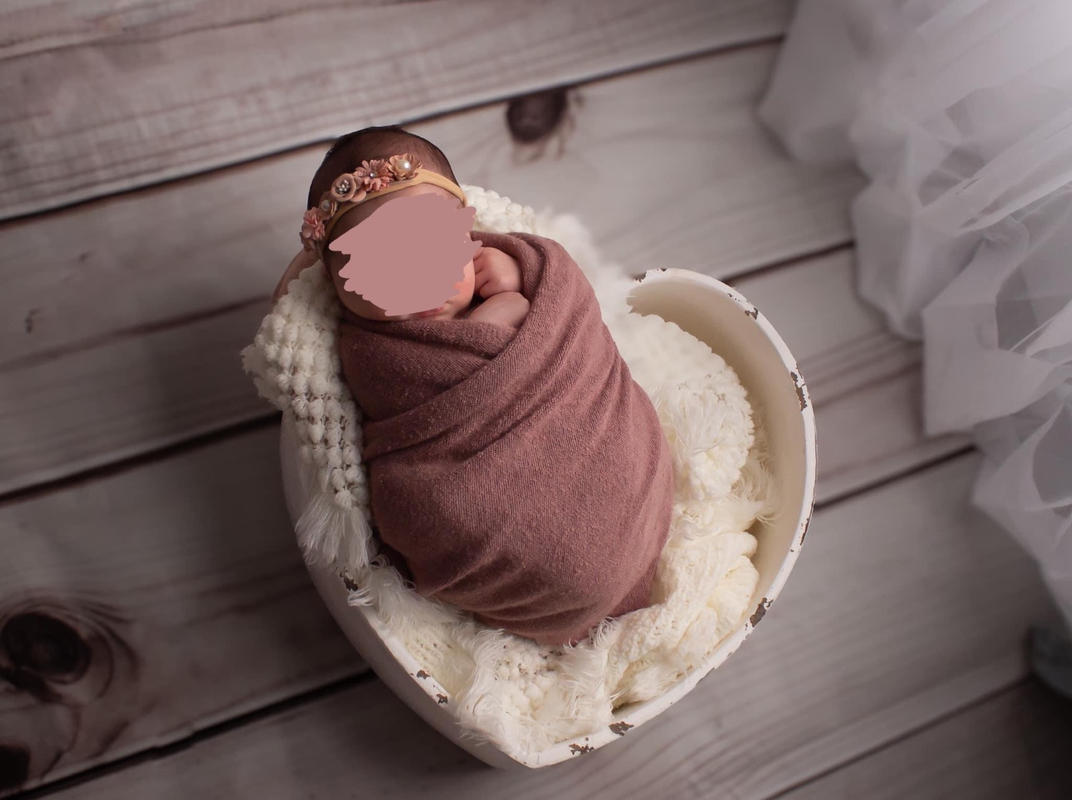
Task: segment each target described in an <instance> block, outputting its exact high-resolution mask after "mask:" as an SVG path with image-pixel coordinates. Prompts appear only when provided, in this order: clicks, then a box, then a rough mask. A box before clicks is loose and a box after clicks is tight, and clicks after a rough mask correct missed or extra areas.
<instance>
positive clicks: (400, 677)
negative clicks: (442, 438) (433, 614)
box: [280, 269, 816, 767]
mask: <svg viewBox="0 0 1072 800" xmlns="http://www.w3.org/2000/svg"><path fill="white" fill-rule="evenodd" d="M628 302H629V305H630V307H631V308H632V310H633V311H634V312H635V313H639V314H657V315H658V316H660V317H662V318H663V319H665V320H667V321H669V322H673V323H675V324H676V325H677V326H678V327H680V328H682V329H683V330H684V331H686V332H688V333H690V334H692V335H693V336H695V337H696V338H697V339H699V340H701V341H702V342H704V343H706V344H707V345H708V346H709V347H710V348H711V349H712V350H713V351H714V352H715V353H717V354H718V355H720V356H721V357H722V358H723V359H724V360H725V361H726V363H727V364H729V366H731V367H732V368H733V369H734V371H735V372H736V373H737V376H738V378H739V379H740V381H741V383H742V384H743V385H744V387H745V389H746V390H747V392H748V398H749V401H750V403H751V404H752V412H753V419H754V420H755V421H756V424H757V425H759V426H763V427H764V429H765V432H766V438H767V446H768V449H769V459H770V471H771V475H772V478H773V480H774V491H775V492H776V493H777V497H778V498H779V504H778V511H777V513H776V514H775V515H774V516H773V517H772V518H771V519H769V520H767V521H766V522H757V523H756V524H755V525H754V526H753V527H752V529H751V532H752V533H753V534H754V535H755V536H756V539H757V540H758V549H757V551H756V554H755V556H754V557H753V559H752V561H753V563H754V565H755V567H756V569H757V571H758V573H759V581H758V584H757V586H756V589H755V593H754V595H753V598H752V606H751V607H752V608H754V611H753V613H752V614H751V616H750V617H749V618H747V619H744V620H742V621H741V623H740V624H739V625H738V627H737V628H736V629H735V630H733V631H732V632H731V633H730V634H728V635H727V636H726V637H725V638H724V639H723V640H722V641H721V642H720V643H719V645H718V646H717V647H716V648H714V649H713V650H712V651H711V653H710V655H709V656H708V657H707V659H706V660H705V661H704V662H703V663H701V664H700V665H699V666H697V667H696V668H695V669H693V670H692V671H691V672H690V673H689V674H688V675H686V676H685V677H684V678H682V679H681V680H680V681H678V682H677V683H676V684H674V685H672V686H671V687H670V688H669V689H667V690H666V691H665V692H663V694H661V695H659V696H657V697H654V698H652V699H650V700H646V701H644V702H639V703H633V704H629V705H625V706H622V707H621V708H619V709H617V710H616V711H615V714H614V723H613V724H611V725H610V726H607V727H603V728H601V729H600V730H599V731H595V732H593V733H591V734H590V735H586V736H581V737H579V738H576V739H572V740H568V741H563V742H558V743H557V744H554V745H552V746H550V747H546V748H544V749H540V750H531V751H527V750H524V749H523V748H514V749H504V748H501V747H499V746H497V745H495V744H494V743H492V742H490V741H475V740H473V739H472V738H471V737H465V736H463V735H462V729H461V728H460V726H459V725H458V720H457V718H456V717H455V715H454V714H453V713H452V709H451V704H450V703H449V702H444V700H445V698H447V693H446V692H445V691H444V689H443V687H442V686H441V685H439V683H438V682H437V681H436V680H435V678H434V677H433V676H432V675H431V674H430V673H429V672H428V670H426V669H425V668H424V666H423V665H422V664H420V663H419V662H418V661H417V659H416V658H414V657H413V655H412V654H411V653H410V652H409V651H408V650H407V648H406V646H405V645H404V643H403V641H402V639H401V638H400V637H397V636H395V635H393V634H392V633H391V631H390V630H388V629H386V627H385V626H384V625H383V624H382V622H381V621H380V620H379V619H378V616H377V611H376V609H375V607H374V606H369V605H364V606H350V605H348V603H347V595H348V591H347V589H346V587H345V586H344V584H343V582H342V581H341V580H340V579H339V576H338V574H337V573H336V571H335V570H334V569H332V568H331V567H328V566H324V565H320V564H309V565H308V569H309V574H310V575H311V577H312V579H313V583H314V584H315V585H316V587H317V590H318V591H319V592H320V594H321V596H322V597H323V599H324V602H325V604H326V605H327V607H328V610H329V611H330V612H331V614H332V615H333V616H334V618H335V620H336V621H337V623H338V625H339V627H340V628H341V629H342V631H343V633H344V634H345V635H346V637H347V638H348V639H349V640H350V642H351V643H352V644H353V645H354V647H355V648H356V649H357V650H358V652H359V653H360V654H361V656H362V657H363V658H364V659H365V661H367V662H368V664H369V665H370V666H371V667H372V669H373V670H374V671H375V673H376V675H377V676H379V678H380V679H381V680H382V681H383V682H384V683H385V684H387V686H388V687H390V688H391V690H392V691H394V692H395V694H397V695H398V696H399V697H400V698H401V699H402V700H403V701H404V702H405V703H406V704H407V705H408V706H410V708H412V709H413V710H414V711H415V712H417V714H419V715H420V716H421V717H422V718H423V719H424V720H425V721H426V722H428V724H430V725H431V726H432V727H434V728H435V729H436V730H438V731H439V732H440V733H441V734H443V735H444V736H445V737H447V738H448V739H450V740H451V741H452V742H454V743H456V744H457V745H458V746H459V747H462V748H463V749H465V750H467V751H468V752H470V753H472V754H473V755H474V756H476V757H477V758H479V759H480V760H482V761H484V762H486V763H488V764H491V765H493V766H497V767H517V766H524V767H543V766H548V765H550V764H555V763H558V762H560V761H565V760H567V759H570V758H574V757H575V756H577V755H580V754H584V753H590V752H592V751H594V750H595V749H597V748H599V747H602V746H603V745H606V744H608V743H609V742H612V741H616V740H618V739H620V738H623V737H624V736H625V735H626V733H627V732H629V731H633V730H635V729H636V727H637V726H639V725H642V724H643V723H645V722H647V721H648V720H650V719H652V718H653V717H655V716H657V715H658V714H661V713H662V712H663V711H665V710H666V709H667V708H669V707H670V706H671V705H673V704H674V703H676V702H677V701H678V700H680V699H681V698H682V697H684V696H685V695H686V694H688V692H690V691H691V690H692V689H693V688H694V687H695V686H696V684H697V683H698V682H699V681H700V680H701V679H702V678H704V677H705V676H706V675H707V674H708V673H709V672H711V671H712V670H713V669H715V668H716V667H717V666H719V665H720V664H722V663H723V662H724V661H725V660H726V659H727V658H728V657H729V656H730V654H731V653H733V652H734V651H735V650H736V649H737V648H738V647H739V646H740V645H741V642H743V641H744V640H745V638H746V637H747V636H748V635H749V634H750V633H751V632H752V630H753V629H754V628H755V627H756V625H757V624H758V623H759V621H760V620H761V619H762V618H763V615H764V614H765V613H766V611H767V609H768V608H769V607H770V605H771V603H772V602H773V601H774V599H775V598H776V597H777V596H778V594H779V593H780V592H781V590H782V587H783V586H784V585H785V581H786V579H787V578H788V577H789V573H790V572H791V571H792V569H793V565H794V564H795V563H796V560H797V556H798V554H799V553H800V548H801V546H802V544H803V542H804V535H805V533H806V532H807V528H808V523H809V522H810V520H811V512H812V505H813V498H814V489H815V470H816V460H815V417H814V414H813V412H812V408H811V403H810V401H809V399H808V390H807V388H806V387H805V385H804V379H803V378H802V377H801V375H800V370H799V368H798V367H797V364H796V360H795V359H794V358H793V355H792V353H791V352H790V351H789V348H788V347H787V346H786V344H785V342H784V341H782V338H781V336H779V335H778V332H777V331H776V330H775V329H774V327H773V326H772V325H771V324H770V322H769V321H768V320H767V319H766V318H765V317H764V316H763V314H762V312H760V311H759V310H758V309H757V308H756V307H755V306H754V305H753V304H752V303H750V302H749V301H748V300H746V299H745V298H744V297H743V296H742V295H741V294H740V293H739V292H737V291H736V290H734V289H733V288H732V287H730V286H727V285H726V284H724V283H722V282H721V281H719V280H716V279H715V278H711V277H709V276H707V275H703V274H701V273H698V272H693V271H691V270H683V269H657V270H649V271H648V272H647V273H646V274H645V275H644V277H643V278H642V279H641V280H639V281H636V282H635V285H634V286H633V288H632V289H631V291H630V293H629V296H628ZM280 454H281V461H282V470H283V488H284V493H285V496H286V503H287V508H288V511H289V513H290V516H291V519H292V521H296V520H297V518H298V513H299V512H298V510H299V509H302V508H305V505H306V500H307V497H306V496H305V491H306V489H305V487H304V486H303V484H302V481H301V478H300V475H299V458H300V455H299V451H298V445H297V438H296V436H295V432H294V422H293V419H292V417H291V416H290V415H289V414H284V415H283V426H282V430H281V439H280Z"/></svg>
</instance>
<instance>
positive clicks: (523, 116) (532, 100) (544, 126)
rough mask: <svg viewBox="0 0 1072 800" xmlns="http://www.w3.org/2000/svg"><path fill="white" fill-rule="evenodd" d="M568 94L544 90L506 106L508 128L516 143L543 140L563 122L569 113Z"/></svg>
mask: <svg viewBox="0 0 1072 800" xmlns="http://www.w3.org/2000/svg"><path fill="white" fill-rule="evenodd" d="M566 105H567V103H566V90H565V89H564V88H557V89H545V90H544V91H541V92H534V93H533V94H526V95H523V96H522V97H516V98H514V99H513V100H511V101H510V103H509V104H508V105H507V106H506V125H507V127H508V128H509V129H510V135H511V136H512V137H513V138H514V140H515V141H518V142H520V143H522V144H530V143H532V142H536V141H539V140H540V139H543V138H544V137H546V136H547V135H548V134H550V133H551V131H553V130H554V129H555V128H556V127H558V124H559V123H560V122H561V121H562V118H563V116H564V115H565V113H566Z"/></svg>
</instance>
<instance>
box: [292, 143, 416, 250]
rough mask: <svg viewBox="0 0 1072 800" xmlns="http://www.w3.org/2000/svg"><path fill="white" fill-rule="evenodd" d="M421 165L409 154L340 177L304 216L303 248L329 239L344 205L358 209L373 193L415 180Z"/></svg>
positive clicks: (368, 164) (367, 163)
mask: <svg viewBox="0 0 1072 800" xmlns="http://www.w3.org/2000/svg"><path fill="white" fill-rule="evenodd" d="M421 166H422V164H421V162H420V159H417V158H414V157H413V156H412V155H410V154H409V153H399V154H398V155H394V156H391V157H390V158H373V159H369V160H368V161H362V162H361V166H359V167H357V168H355V169H354V171H353V172H344V173H342V174H341V175H339V176H338V177H337V178H335V180H333V181H332V182H331V188H330V189H328V190H327V191H326V192H324V193H323V194H322V195H320V202H319V203H318V204H317V205H315V206H313V207H312V208H310V209H309V210H308V211H306V212H305V216H303V217H302V226H301V242H302V247H303V248H304V249H305V250H312V251H315V250H317V249H318V246H319V243H320V242H322V241H323V240H324V238H325V237H326V236H327V232H326V229H325V223H327V221H328V220H330V219H331V218H332V217H333V216H335V213H336V212H337V211H338V210H339V208H340V207H341V206H342V205H344V204H345V205H347V206H355V205H357V204H358V203H360V202H361V201H363V200H365V199H366V198H367V196H368V194H369V192H379V191H382V190H383V189H386V188H387V187H388V186H390V185H391V184H392V183H394V182H395V181H405V180H410V179H412V178H415V177H416V176H417V171H418V170H419V169H420V168H421Z"/></svg>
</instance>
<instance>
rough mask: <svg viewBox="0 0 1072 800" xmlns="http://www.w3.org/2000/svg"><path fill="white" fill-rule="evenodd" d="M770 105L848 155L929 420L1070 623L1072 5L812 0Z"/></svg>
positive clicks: (877, 277) (829, 153) (858, 209)
mask: <svg viewBox="0 0 1072 800" xmlns="http://www.w3.org/2000/svg"><path fill="white" fill-rule="evenodd" d="M759 112H760V117H761V119H763V121H764V122H765V123H766V124H767V125H768V126H769V127H770V128H771V129H772V130H773V131H774V132H775V133H776V134H777V135H778V136H779V137H780V138H781V139H782V141H783V142H784V143H785V145H786V147H787V148H788V150H789V151H790V152H791V153H792V154H793V155H794V156H796V157H797V158H800V159H803V160H807V161H811V162H815V163H836V162H840V161H846V160H850V159H854V160H855V161H856V163H857V164H858V166H859V167H860V168H861V169H862V171H863V172H864V173H865V175H866V176H867V178H868V179H869V184H868V185H867V187H866V188H865V190H864V191H863V192H862V193H861V194H860V195H859V196H857V197H856V199H855V201H854V202H853V204H852V222H853V227H854V229H855V234H856V245H857V270H858V271H857V279H858V288H859V291H860V293H861V295H862V296H863V297H864V298H866V299H867V300H869V301H870V302H872V303H874V304H875V305H876V306H878V307H879V308H880V309H881V310H882V311H883V312H884V314H885V315H886V318H887V320H888V322H889V325H890V326H891V328H892V329H893V330H894V331H896V332H897V333H899V334H901V335H903V336H906V337H911V338H916V339H922V340H923V343H924V344H923V347H924V373H925V381H924V385H925V388H924V418H925V424H926V430H927V432H928V433H929V434H939V433H945V432H951V431H966V430H970V431H972V432H973V434H974V437H975V440H976V442H977V444H978V446H979V448H980V449H981V450H982V452H983V454H984V456H985V460H984V463H983V465H982V468H981V470H980V473H979V475H978V478H977V480H976V483H975V488H974V491H973V501H974V502H975V504H976V505H978V506H979V507H981V508H982V509H984V510H985V511H986V512H987V513H989V514H990V515H991V516H992V517H994V518H995V519H996V520H998V521H999V522H1000V523H1002V524H1003V525H1004V526H1005V527H1007V528H1008V529H1009V530H1010V531H1011V532H1012V533H1013V534H1014V535H1015V536H1016V538H1017V539H1018V540H1019V541H1020V542H1021V543H1022V544H1023V545H1024V546H1025V547H1026V548H1027V549H1028V550H1029V551H1030V552H1031V553H1032V554H1033V555H1034V556H1035V557H1036V558H1037V559H1038V561H1039V564H1040V566H1041V569H1042V572H1043V575H1044V577H1045V578H1046V581H1047V583H1048V584H1049V586H1050V588H1051V590H1052V592H1053V594H1054V596H1055V597H1056V599H1057V601H1058V603H1059V605H1060V606H1061V608H1062V610H1063V612H1064V614H1065V617H1066V620H1067V621H1068V623H1069V625H1070V626H1072V532H1070V527H1072V184H1070V182H1072V2H1069V0H800V2H799V3H798V5H797V10H796V15H795V18H794V20H793V23H792V25H791V27H790V30H789V34H788V36H787V39H786V41H785V44H784V47H783V50H782V52H781V54H780V58H779V61H778V64H777V66H776V69H775V72H774V75H773V78H772V82H771V84H770V87H769V89H768V92H767V94H766V96H765V97H764V98H763V100H762V102H761V104H760V109H759Z"/></svg>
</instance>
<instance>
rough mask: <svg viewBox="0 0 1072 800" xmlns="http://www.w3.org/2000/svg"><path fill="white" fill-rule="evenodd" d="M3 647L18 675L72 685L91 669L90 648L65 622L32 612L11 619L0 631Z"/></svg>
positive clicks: (0, 641)
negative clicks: (22, 674) (29, 674)
mask: <svg viewBox="0 0 1072 800" xmlns="http://www.w3.org/2000/svg"><path fill="white" fill-rule="evenodd" d="M0 647H2V648H3V650H4V652H5V653H6V654H7V659H8V662H9V663H10V665H11V668H12V669H13V670H14V671H15V672H22V673H26V672H28V673H32V674H34V675H36V676H39V677H41V678H46V679H48V680H49V681H51V682H60V683H71V682H73V681H76V680H78V679H79V678H81V677H82V676H83V675H84V674H85V672H86V669H87V668H88V667H89V661H90V657H89V647H88V645H87V644H86V643H85V641H83V639H82V637H81V636H79V635H78V633H77V632H76V631H75V630H74V629H73V628H72V627H71V626H70V625H68V624H67V623H66V622H63V621H62V620H58V619H56V618H55V617H52V616H49V615H48V614H41V613H39V612H36V611H29V612H25V613H22V614H16V615H15V616H13V617H11V619H9V620H8V621H7V622H6V623H5V624H4V627H3V630H2V631H0Z"/></svg>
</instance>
